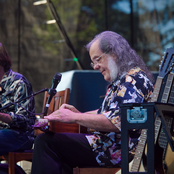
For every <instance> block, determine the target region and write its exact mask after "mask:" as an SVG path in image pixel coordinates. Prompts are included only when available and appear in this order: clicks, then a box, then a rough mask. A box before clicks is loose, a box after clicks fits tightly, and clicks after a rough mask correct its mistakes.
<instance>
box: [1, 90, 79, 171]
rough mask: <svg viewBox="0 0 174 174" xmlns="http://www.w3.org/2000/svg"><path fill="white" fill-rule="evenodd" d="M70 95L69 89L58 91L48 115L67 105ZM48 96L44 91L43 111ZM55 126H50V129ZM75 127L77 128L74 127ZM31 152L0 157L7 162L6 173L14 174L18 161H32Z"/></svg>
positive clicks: (10, 153) (13, 153)
mask: <svg viewBox="0 0 174 174" xmlns="http://www.w3.org/2000/svg"><path fill="white" fill-rule="evenodd" d="M69 95H70V89H69V88H66V89H65V90H63V91H58V92H57V93H56V94H55V96H54V97H53V98H52V100H51V103H50V106H49V108H48V114H50V113H52V112H53V111H55V110H57V109H58V108H59V107H60V106H61V105H62V104H63V103H68V101H69ZM48 96H49V94H48V92H47V91H46V92H45V96H44V102H43V110H44V108H45V104H46V101H47V98H48ZM55 126H56V124H54V123H53V124H52V127H53V128H52V129H54V127H55ZM76 127H77V126H76ZM32 156H33V152H32V150H25V151H22V152H9V153H8V154H7V155H3V156H0V160H6V161H7V162H8V173H9V174H15V164H16V163H17V162H19V161H23V160H24V161H32Z"/></svg>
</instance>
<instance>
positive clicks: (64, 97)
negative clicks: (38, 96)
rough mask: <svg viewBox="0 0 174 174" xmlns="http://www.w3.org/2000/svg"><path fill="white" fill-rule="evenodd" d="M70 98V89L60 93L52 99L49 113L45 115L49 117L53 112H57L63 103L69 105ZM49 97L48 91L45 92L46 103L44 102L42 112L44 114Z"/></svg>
mask: <svg viewBox="0 0 174 174" xmlns="http://www.w3.org/2000/svg"><path fill="white" fill-rule="evenodd" d="M69 96H70V89H69V88H66V89H65V90H63V91H58V92H57V93H56V94H55V95H54V96H53V98H52V100H51V102H50V105H49V108H48V111H47V113H46V114H45V115H49V114H51V113H52V112H54V111H56V110H57V109H59V108H60V106H61V105H62V104H63V103H68V102H69ZM48 97H49V94H48V91H45V95H44V101H43V108H42V112H44V110H45V105H46V102H47V99H48Z"/></svg>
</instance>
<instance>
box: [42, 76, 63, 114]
mask: <svg viewBox="0 0 174 174" xmlns="http://www.w3.org/2000/svg"><path fill="white" fill-rule="evenodd" d="M61 77H62V74H60V73H56V74H55V75H54V77H53V80H52V86H51V88H50V89H49V90H48V94H49V96H48V99H47V103H46V105H45V111H44V115H45V114H47V111H48V108H49V106H50V102H51V99H52V98H53V96H54V95H55V94H56V92H57V91H56V89H55V88H56V87H57V85H58V84H59V82H60V80H61Z"/></svg>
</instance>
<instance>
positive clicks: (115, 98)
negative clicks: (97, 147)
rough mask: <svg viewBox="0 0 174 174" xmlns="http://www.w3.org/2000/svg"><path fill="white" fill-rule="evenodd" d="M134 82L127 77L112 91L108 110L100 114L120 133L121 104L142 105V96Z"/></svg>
mask: <svg viewBox="0 0 174 174" xmlns="http://www.w3.org/2000/svg"><path fill="white" fill-rule="evenodd" d="M135 84H136V81H135V80H134V79H133V78H132V77H131V76H129V80H127V78H125V80H124V81H122V82H121V83H120V85H119V86H118V88H117V90H116V91H113V92H112V94H111V96H110V101H109V102H108V103H109V105H108V109H107V110H104V112H102V114H103V115H105V117H106V118H108V119H109V120H110V121H111V122H112V123H113V124H114V125H115V126H116V127H117V128H118V129H119V130H120V131H121V109H120V104H123V103H142V102H143V100H144V95H143V94H142V93H140V91H141V90H140V89H137V87H136V85H135Z"/></svg>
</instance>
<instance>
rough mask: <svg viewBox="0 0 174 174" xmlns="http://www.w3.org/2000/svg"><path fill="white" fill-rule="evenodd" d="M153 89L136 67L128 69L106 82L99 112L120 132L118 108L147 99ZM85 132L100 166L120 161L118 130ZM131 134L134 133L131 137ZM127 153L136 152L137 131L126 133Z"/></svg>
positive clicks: (119, 111) (147, 79) (117, 163)
mask: <svg viewBox="0 0 174 174" xmlns="http://www.w3.org/2000/svg"><path fill="white" fill-rule="evenodd" d="M152 92H153V84H152V83H151V81H150V80H149V78H148V77H147V75H146V74H145V73H144V72H143V71H142V70H141V69H140V68H138V67H136V68H133V69H131V70H130V71H129V72H128V73H127V74H126V75H124V76H123V77H122V78H121V79H120V80H116V81H115V82H113V83H112V84H110V85H109V87H108V90H107V92H106V96H105V98H104V101H103V103H102V106H101V107H100V109H99V110H98V114H103V115H105V116H106V118H107V119H109V120H110V121H111V122H112V123H113V124H114V125H115V126H116V127H117V128H118V129H119V130H120V131H121V109H120V104H123V103H142V102H148V101H149V99H150V97H151V94H152ZM90 134H91V135H86V137H87V139H88V141H89V144H90V146H91V147H92V150H93V152H94V154H95V157H96V160H97V162H98V163H99V165H100V166H113V165H120V164H121V132H118V133H117V132H109V133H108V132H101V131H97V130H96V131H94V130H93V132H91V133H90ZM131 134H132V135H133V136H131ZM129 135H130V137H129V152H130V154H133V153H134V152H135V148H136V145H137V143H138V138H139V136H140V130H138V131H137V130H135V131H133V130H132V131H131V133H130V134H129Z"/></svg>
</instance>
